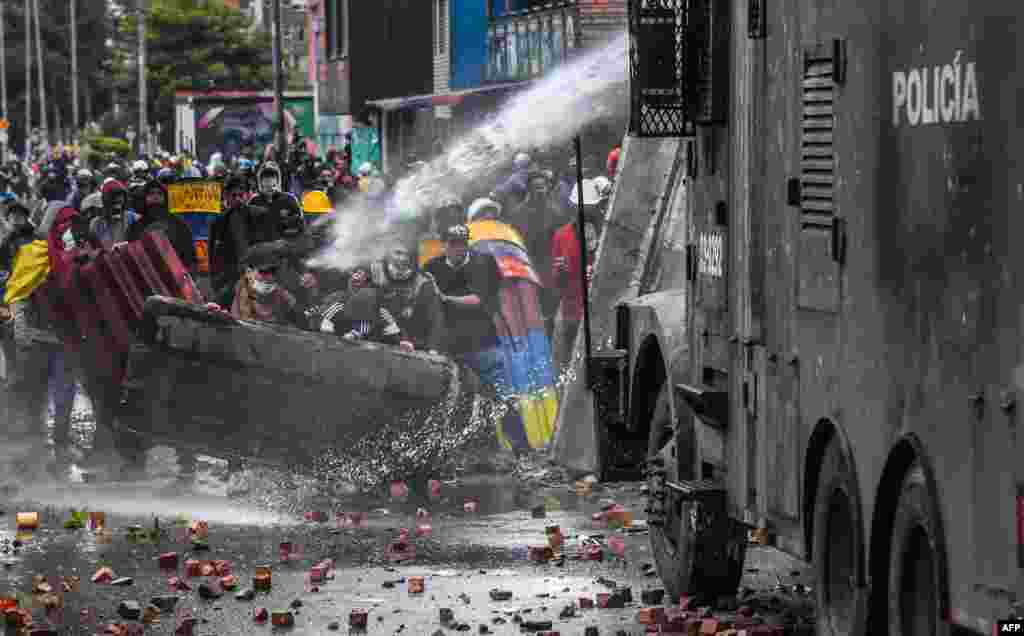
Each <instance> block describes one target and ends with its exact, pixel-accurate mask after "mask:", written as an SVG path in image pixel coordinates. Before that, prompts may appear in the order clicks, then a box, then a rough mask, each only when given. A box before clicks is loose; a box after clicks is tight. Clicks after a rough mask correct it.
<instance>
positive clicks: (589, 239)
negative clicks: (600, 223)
mask: <svg viewBox="0 0 1024 636" xmlns="http://www.w3.org/2000/svg"><path fill="white" fill-rule="evenodd" d="M583 238H584V240H585V241H586V243H587V252H596V251H597V243H598V241H599V240H600V238H601V234H600V232H598V231H597V226H596V225H594V224H593V223H592V222H590V221H587V222H586V223H584V224H583Z"/></svg>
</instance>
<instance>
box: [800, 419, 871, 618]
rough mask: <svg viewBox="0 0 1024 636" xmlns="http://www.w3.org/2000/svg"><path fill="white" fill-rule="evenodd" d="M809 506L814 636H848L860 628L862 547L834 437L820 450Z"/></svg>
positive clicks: (850, 476) (850, 486) (851, 490)
mask: <svg viewBox="0 0 1024 636" xmlns="http://www.w3.org/2000/svg"><path fill="white" fill-rule="evenodd" d="M820 475H821V480H820V481H819V482H818V489H817V495H816V497H815V503H814V537H813V539H814V541H813V548H812V551H813V557H812V563H813V566H814V575H815V580H817V581H818V585H817V586H816V588H817V592H816V593H817V601H818V634H819V635H821V636H849V635H851V634H857V633H858V631H857V630H858V629H860V628H859V627H858V626H859V625H860V624H861V617H860V616H859V610H858V608H859V607H860V605H859V604H858V596H857V595H858V589H857V564H858V563H859V562H860V557H861V554H862V550H863V549H864V538H863V535H862V532H861V522H860V515H859V514H857V510H856V508H855V506H856V505H857V504H856V502H857V501H858V499H857V497H856V492H857V490H856V488H857V483H856V480H855V476H854V471H853V467H852V466H850V465H849V462H848V461H847V458H846V454H845V453H843V451H842V447H841V445H840V443H839V439H838V438H837V437H835V436H833V437H832V439H831V440H830V441H829V443H828V446H827V447H826V448H825V453H824V456H823V457H822V462H821V473H820Z"/></svg>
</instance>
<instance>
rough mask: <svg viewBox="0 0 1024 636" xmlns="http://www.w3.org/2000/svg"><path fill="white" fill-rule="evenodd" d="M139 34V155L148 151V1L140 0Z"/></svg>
mask: <svg viewBox="0 0 1024 636" xmlns="http://www.w3.org/2000/svg"><path fill="white" fill-rule="evenodd" d="M138 2H139V4H138V32H139V34H138V35H139V58H138V64H139V133H138V138H139V151H140V152H139V154H140V155H141V154H142V153H143V152H145V151H146V150H147V148H146V143H147V142H148V141H149V133H148V131H149V127H148V124H147V122H146V106H147V103H146V0H138Z"/></svg>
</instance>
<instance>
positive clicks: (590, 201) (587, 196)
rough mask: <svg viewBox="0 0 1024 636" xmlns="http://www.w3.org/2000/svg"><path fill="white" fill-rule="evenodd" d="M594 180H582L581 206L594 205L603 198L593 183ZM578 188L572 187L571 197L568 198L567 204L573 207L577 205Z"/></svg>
mask: <svg viewBox="0 0 1024 636" xmlns="http://www.w3.org/2000/svg"><path fill="white" fill-rule="evenodd" d="M594 181H595V179H584V180H583V205H596V204H598V203H600V202H601V199H602V198H603V197H602V196H601V193H600V192H599V191H598V189H597V184H596V183H594ZM578 190H579V186H576V185H574V186H573V187H572V195H571V196H570V197H569V203H571V204H572V205H574V206H578V205H579V200H580V197H579V192H578Z"/></svg>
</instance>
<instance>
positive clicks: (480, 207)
mask: <svg viewBox="0 0 1024 636" xmlns="http://www.w3.org/2000/svg"><path fill="white" fill-rule="evenodd" d="M486 212H491V213H492V214H493V216H495V217H499V216H501V204H500V203H498V202H497V201H494V200H492V199H477V200H476V201H473V203H472V205H470V206H469V210H468V211H467V213H466V220H467V221H468V222H470V223H472V222H473V219H475V218H476V217H478V216H483V215H484V213H486Z"/></svg>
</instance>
